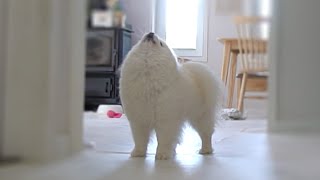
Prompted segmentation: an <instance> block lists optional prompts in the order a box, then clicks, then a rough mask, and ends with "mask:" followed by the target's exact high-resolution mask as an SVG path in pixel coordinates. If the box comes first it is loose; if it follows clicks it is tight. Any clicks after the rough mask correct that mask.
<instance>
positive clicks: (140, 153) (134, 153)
mask: <svg viewBox="0 0 320 180" xmlns="http://www.w3.org/2000/svg"><path fill="white" fill-rule="evenodd" d="M131 157H146V152H145V151H139V150H136V149H134V150H133V151H132V152H131Z"/></svg>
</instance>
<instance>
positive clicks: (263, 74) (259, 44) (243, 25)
mask: <svg viewBox="0 0 320 180" xmlns="http://www.w3.org/2000/svg"><path fill="white" fill-rule="evenodd" d="M233 22H234V24H235V27H236V32H237V39H238V46H239V52H238V55H239V63H238V64H240V67H239V70H238V74H237V76H236V77H237V78H238V79H239V83H238V102H237V109H238V110H239V111H241V112H243V101H244V98H255V99H261V98H265V96H247V95H246V92H248V91H254V92H257V91H260V92H261V91H267V78H268V60H267V45H266V44H267V43H266V41H267V40H266V39H263V37H262V27H263V24H266V23H268V19H266V18H263V17H251V16H250V17H244V16H237V17H234V19H233ZM231 83H235V82H231Z"/></svg>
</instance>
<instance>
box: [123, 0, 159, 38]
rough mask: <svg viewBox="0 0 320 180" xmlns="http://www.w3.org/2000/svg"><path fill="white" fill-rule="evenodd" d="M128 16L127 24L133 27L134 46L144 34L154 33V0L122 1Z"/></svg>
mask: <svg viewBox="0 0 320 180" xmlns="http://www.w3.org/2000/svg"><path fill="white" fill-rule="evenodd" d="M121 1H122V2H123V5H124V9H125V12H126V14H127V22H128V23H129V24H131V25H132V26H133V31H134V33H133V36H132V42H133V44H135V43H137V42H138V40H140V38H141V37H142V35H143V34H144V33H147V32H150V31H152V18H153V10H152V8H153V7H152V6H153V0H135V1H133V0H121Z"/></svg>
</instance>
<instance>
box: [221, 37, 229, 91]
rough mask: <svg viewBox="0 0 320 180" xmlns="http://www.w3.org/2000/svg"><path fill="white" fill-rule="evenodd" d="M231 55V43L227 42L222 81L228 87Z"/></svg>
mask: <svg viewBox="0 0 320 180" xmlns="http://www.w3.org/2000/svg"><path fill="white" fill-rule="evenodd" d="M230 53H231V43H229V42H225V44H224V46H223V60H222V67H221V80H222V82H223V83H224V84H225V85H227V77H228V69H229V61H230Z"/></svg>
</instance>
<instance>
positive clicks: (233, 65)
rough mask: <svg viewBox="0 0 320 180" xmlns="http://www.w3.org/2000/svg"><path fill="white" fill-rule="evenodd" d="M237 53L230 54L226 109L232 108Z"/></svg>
mask: <svg viewBox="0 0 320 180" xmlns="http://www.w3.org/2000/svg"><path fill="white" fill-rule="evenodd" d="M237 56H238V54H237V53H232V54H231V66H230V69H229V72H230V74H229V75H228V77H229V78H228V99H227V108H231V107H232V103H233V94H234V86H235V83H236V71H237Z"/></svg>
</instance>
